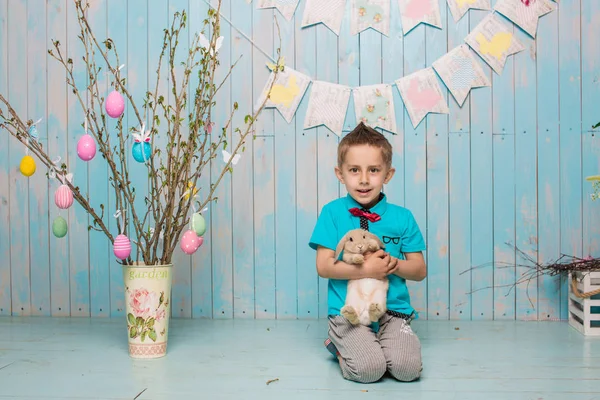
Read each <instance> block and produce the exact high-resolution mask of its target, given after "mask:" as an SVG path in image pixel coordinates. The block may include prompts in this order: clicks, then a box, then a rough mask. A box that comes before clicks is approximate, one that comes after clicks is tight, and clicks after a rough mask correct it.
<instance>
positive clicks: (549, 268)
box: [461, 243, 600, 306]
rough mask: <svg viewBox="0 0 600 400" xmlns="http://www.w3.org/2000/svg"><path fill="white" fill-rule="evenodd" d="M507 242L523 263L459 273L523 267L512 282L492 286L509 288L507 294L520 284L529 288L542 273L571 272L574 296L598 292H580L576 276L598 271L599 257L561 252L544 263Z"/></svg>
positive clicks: (599, 267) (495, 265) (585, 295)
mask: <svg viewBox="0 0 600 400" xmlns="http://www.w3.org/2000/svg"><path fill="white" fill-rule="evenodd" d="M507 244H508V245H509V246H511V247H512V248H513V249H514V250H515V251H516V253H517V255H519V256H520V258H522V259H524V260H525V262H524V263H498V262H494V263H487V264H482V265H478V266H475V267H473V268H469V269H468V270H466V271H463V272H461V275H462V274H464V273H467V272H470V271H473V270H474V269H479V268H483V267H486V266H490V265H493V266H494V267H496V268H516V267H518V268H521V269H525V272H523V273H522V274H521V275H520V276H519V277H518V278H517V280H516V281H515V282H514V283H511V284H507V285H500V286H494V287H508V288H509V290H508V293H507V294H506V295H507V296H508V295H509V294H510V292H511V290H512V289H513V288H515V287H517V286H519V285H522V284H527V290H529V283H530V282H531V281H532V280H537V279H538V278H539V277H541V276H544V275H545V276H552V277H554V276H560V277H564V278H567V277H568V275H569V274H571V289H572V291H573V294H574V295H575V296H577V297H579V298H589V297H592V296H595V295H597V294H600V289H597V290H593V291H590V292H585V293H582V292H580V291H579V289H578V288H577V278H578V277H579V276H584V275H585V274H589V273H590V272H593V271H600V258H592V257H586V258H579V257H575V256H570V255H567V254H561V256H560V257H559V258H558V259H556V260H554V261H551V262H548V263H545V264H542V263H539V262H537V260H536V259H534V258H533V257H531V256H530V255H529V254H527V253H525V252H524V251H522V250H520V249H519V248H518V247H516V246H513V245H511V244H510V243H507ZM489 288H491V287H489V286H488V287H484V288H480V289H477V290H473V291H472V292H471V293H475V292H478V291H480V290H484V289H489ZM527 296H528V298H529V292H528V294H527ZM529 302H530V303H531V305H532V306H533V302H532V301H531V299H530V298H529Z"/></svg>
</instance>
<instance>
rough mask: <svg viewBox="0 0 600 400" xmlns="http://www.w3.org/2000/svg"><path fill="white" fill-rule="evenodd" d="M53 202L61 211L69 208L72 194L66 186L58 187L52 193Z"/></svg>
mask: <svg viewBox="0 0 600 400" xmlns="http://www.w3.org/2000/svg"><path fill="white" fill-rule="evenodd" d="M54 202H55V203H56V206H57V207H58V208H62V209H63V210H64V209H66V208H69V207H71V205H72V204H73V192H71V189H70V188H69V187H68V186H67V185H60V187H59V188H58V189H56V192H54Z"/></svg>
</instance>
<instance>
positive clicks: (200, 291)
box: [149, 1, 243, 318]
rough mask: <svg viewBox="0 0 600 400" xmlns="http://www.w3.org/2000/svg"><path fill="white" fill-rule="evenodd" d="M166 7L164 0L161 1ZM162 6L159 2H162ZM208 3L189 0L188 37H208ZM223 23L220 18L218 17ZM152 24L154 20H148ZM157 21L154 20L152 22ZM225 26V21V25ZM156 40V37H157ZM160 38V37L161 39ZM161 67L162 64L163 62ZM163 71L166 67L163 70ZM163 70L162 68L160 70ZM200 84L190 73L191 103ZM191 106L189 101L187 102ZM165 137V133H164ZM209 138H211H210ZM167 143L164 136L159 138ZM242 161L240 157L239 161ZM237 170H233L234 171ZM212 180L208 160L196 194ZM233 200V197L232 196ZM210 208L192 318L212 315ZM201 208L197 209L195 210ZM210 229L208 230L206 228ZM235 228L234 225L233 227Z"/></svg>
mask: <svg viewBox="0 0 600 400" xmlns="http://www.w3.org/2000/svg"><path fill="white" fill-rule="evenodd" d="M164 6H165V7H166V2H165V4H164ZM161 7H162V5H161ZM154 8H155V7H154V6H153V7H151V8H150V9H149V11H150V12H151V13H152V14H151V15H152V19H153V20H156V21H157V24H158V29H156V30H153V31H152V35H154V36H156V37H159V36H160V37H161V38H162V32H161V27H162V25H163V24H167V23H168V19H166V18H165V14H164V13H162V14H161V11H160V9H159V10H158V11H157V12H156V13H154ZM208 8H209V6H208V4H207V3H205V2H203V1H192V2H191V3H190V18H189V26H190V31H189V40H190V41H191V40H193V36H194V35H195V34H196V33H200V32H204V35H205V36H206V37H209V32H208V30H209V29H208V28H207V27H206V25H204V20H205V19H206V18H207V16H208ZM221 22H222V23H223V21H221ZM151 25H153V24H151ZM154 25H156V24H154ZM225 26H226V25H225ZM157 40H158V39H157ZM160 40H162V39H160ZM158 55H159V53H156V54H155V56H154V58H153V60H152V61H153V63H154V64H155V65H157V63H158ZM163 68H165V67H164V65H163ZM162 71H165V70H162ZM161 74H165V72H161ZM167 79H168V76H167V75H164V81H163V82H166V80H167ZM199 84H200V82H199V78H198V74H197V73H196V74H192V76H191V77H190V103H192V100H193V99H194V98H195V97H194V96H193V93H194V90H195V88H197V87H198V85H199ZM189 106H190V107H191V104H190V105H189ZM213 133H214V134H215V135H217V134H218V131H217V129H214V130H213ZM163 137H164V134H163ZM208 140H211V139H210V138H209V139H208ZM162 141H164V142H165V143H166V139H162ZM242 162H243V161H242ZM237 172H239V171H236V174H237ZM210 183H211V165H210V163H209V164H208V165H206V166H205V167H204V170H203V171H202V175H201V176H200V178H199V179H198V184H197V185H196V187H197V188H198V195H199V198H201V199H206V197H207V196H208V194H209V192H210ZM234 201H235V199H234ZM208 208H209V211H208V212H204V213H203V216H204V218H205V221H206V224H207V231H206V233H205V234H204V236H203V238H204V243H203V245H202V247H201V248H200V249H198V251H197V252H196V253H194V255H193V256H192V275H191V279H192V285H191V286H192V317H193V318H212V316H213V299H212V251H211V249H212V244H211V236H212V229H211V225H210V224H211V220H210V217H211V213H210V209H211V208H212V205H209V206H208ZM198 211H200V210H198ZM209 229H210V231H209ZM234 231H235V229H234ZM234 257H235V255H234Z"/></svg>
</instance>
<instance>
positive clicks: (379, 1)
mask: <svg viewBox="0 0 600 400" xmlns="http://www.w3.org/2000/svg"><path fill="white" fill-rule="evenodd" d="M322 1H325V0H322ZM351 2H352V3H351V4H352V7H351V9H350V32H351V33H352V34H353V35H356V34H358V33H360V32H362V31H364V30H365V29H368V28H373V29H375V30H378V31H379V32H381V33H383V34H384V35H386V36H388V35H389V33H390V0H351Z"/></svg>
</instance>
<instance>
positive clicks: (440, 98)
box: [396, 68, 450, 128]
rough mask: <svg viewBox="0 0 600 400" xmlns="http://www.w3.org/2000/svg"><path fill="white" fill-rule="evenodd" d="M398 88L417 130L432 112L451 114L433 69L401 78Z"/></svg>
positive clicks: (397, 82) (426, 69)
mask: <svg viewBox="0 0 600 400" xmlns="http://www.w3.org/2000/svg"><path fill="white" fill-rule="evenodd" d="M396 86H397V87H398V90H399V91H400V96H402V100H403V101H404V106H405V107H406V111H407V112H408V115H409V116H410V120H411V122H412V125H413V127H415V128H416V127H417V126H418V125H419V123H420V122H421V121H422V120H423V118H425V116H426V115H427V114H429V113H430V112H433V113H438V114H448V113H449V112H450V110H449V109H448V105H447V104H446V101H445V100H444V95H443V93H442V88H441V87H440V84H439V83H438V80H437V77H436V76H435V72H433V68H425V69H422V70H419V71H417V72H414V73H412V74H410V75H407V76H405V77H403V78H400V79H398V80H397V81H396Z"/></svg>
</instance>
